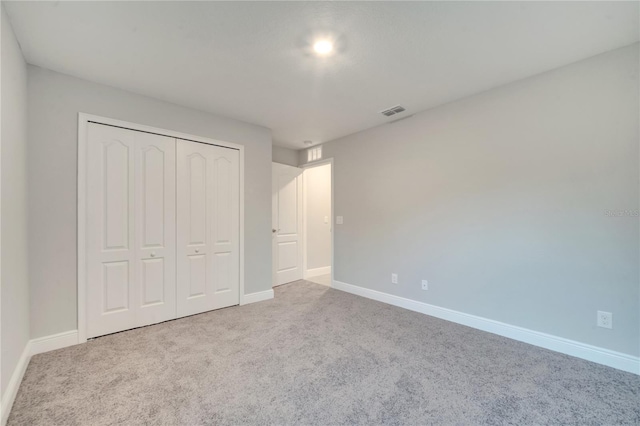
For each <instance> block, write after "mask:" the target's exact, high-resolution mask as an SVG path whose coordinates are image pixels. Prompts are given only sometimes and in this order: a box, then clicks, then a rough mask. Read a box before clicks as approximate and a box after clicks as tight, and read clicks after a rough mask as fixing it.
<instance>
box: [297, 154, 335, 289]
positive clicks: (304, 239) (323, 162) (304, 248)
mask: <svg viewBox="0 0 640 426" xmlns="http://www.w3.org/2000/svg"><path fill="white" fill-rule="evenodd" d="M326 164H330V165H331V218H330V220H331V265H329V268H330V269H331V287H333V282H334V280H335V270H336V268H335V262H334V261H335V259H334V250H333V246H334V243H335V241H334V240H335V235H336V221H335V211H334V208H335V191H334V189H335V183H334V180H335V179H334V177H335V170H334V169H335V167H334V165H333V157H331V158H326V159H324V160H320V161H314V162H313V163H306V164H303V165H302V166H300V168H301V169H303V170H305V171H306V170H307V169H312V168H314V167H319V166H324V165H326ZM304 175H305V173H304V172H302V180H303V182H304V179H305V177H304ZM302 187H303V188H305V184H304V183H303V186H302ZM302 200H303V201H302V228H303V230H304V231H303V233H302V268H303V271H304V272H306V271H307V233H306V229H307V192H306V191H303V193H302ZM304 278H305V279H306V278H307V277H304Z"/></svg>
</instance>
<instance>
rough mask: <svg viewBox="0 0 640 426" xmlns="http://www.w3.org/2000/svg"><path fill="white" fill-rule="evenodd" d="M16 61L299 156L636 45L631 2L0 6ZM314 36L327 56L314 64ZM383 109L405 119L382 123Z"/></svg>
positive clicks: (635, 7)
mask: <svg viewBox="0 0 640 426" xmlns="http://www.w3.org/2000/svg"><path fill="white" fill-rule="evenodd" d="M3 3H4V4H5V7H6V9H7V12H8V13H9V15H10V18H11V21H12V23H13V25H14V29H15V31H16V35H17V37H18V40H19V41H20V44H21V46H22V49H23V51H24V55H25V58H26V60H27V62H29V63H31V64H34V65H38V66H41V67H45V68H49V69H52V70H55V71H59V72H62V73H66V74H70V75H74V76H77V77H81V78H85V79H87V80H92V81H96V82H99V83H104V84H108V85H110V86H115V87H119V88H122V89H126V90H129V91H131V92H136V93H140V94H144V95H148V96H152V97H154V98H157V99H162V100H165V101H169V102H173V103H177V104H180V105H184V106H188V107H193V108H197V109H200V110H205V111H209V112H212V113H216V114H220V115H223V116H227V117H232V118H236V119H240V120H244V121H247V122H250V123H255V124H260V125H263V126H266V127H269V128H271V129H272V130H273V138H274V143H275V144H276V145H280V146H286V147H291V148H296V149H300V148H302V147H303V144H302V142H303V141H304V140H307V139H309V140H312V141H314V142H323V141H328V140H332V139H335V138H338V137H341V136H344V135H347V134H350V133H354V132H357V131H360V130H364V129H366V128H369V127H373V126H376V125H378V124H381V123H384V122H387V121H390V120H392V119H394V118H400V117H402V116H405V115H410V114H412V113H415V112H418V111H421V110H424V109H427V108H430V107H433V106H436V105H440V104H443V103H446V102H450V101H452V100H455V99H459V98H461V97H464V96H468V95H471V94H474V93H478V92H481V91H483V90H486V89H489V88H492V87H495V86H499V85H502V84H505V83H508V82H511V81H514V80H518V79H521V78H524V77H528V76H531V75H534V74H537V73H540V72H543V71H547V70H550V69H553V68H556V67H559V66H562V65H566V64H568V63H571V62H575V61H577V60H580V59H583V58H587V57H589V56H593V55H596V54H598V53H601V52H605V51H607V50H611V49H614V48H618V47H621V46H625V45H628V44H631V43H634V42H636V41H638V31H639V30H638V12H639V11H638V3H637V2H622V3H621V2H558V3H551V2H526V3H525V2H509V3H508V2H420V3H418V2H408V3H405V2H402V3H399V2H371V3H370V2H348V3H336V2H277V3H275V2H274V3H271V2H215V3H214V2H188V3H187V2H135V3H132V2H105V3H97V2H5V1H3ZM321 36H327V37H331V38H334V39H335V40H336V41H337V48H338V51H337V52H336V54H334V55H333V56H331V57H328V58H319V57H317V56H315V55H313V54H311V53H310V49H309V44H310V43H312V42H313V41H314V40H315V39H316V38H318V37H321ZM396 104H400V105H403V106H404V107H405V108H407V112H405V113H403V114H402V115H398V116H395V117H390V118H387V117H384V116H382V115H380V114H379V111H381V110H383V109H386V108H388V107H391V106H394V105H396Z"/></svg>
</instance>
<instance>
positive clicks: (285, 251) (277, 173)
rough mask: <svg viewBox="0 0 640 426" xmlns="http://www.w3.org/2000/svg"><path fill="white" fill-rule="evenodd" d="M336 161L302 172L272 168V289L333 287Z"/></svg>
mask: <svg viewBox="0 0 640 426" xmlns="http://www.w3.org/2000/svg"><path fill="white" fill-rule="evenodd" d="M332 167H333V163H332V159H328V160H325V161H318V162H315V163H312V164H308V165H305V166H303V167H302V168H299V167H294V166H289V165H285V164H280V163H273V169H272V170H273V175H272V176H273V178H272V206H273V211H272V230H271V232H272V247H273V276H272V282H273V286H274V287H275V286H278V285H282V284H287V283H290V282H294V281H298V280H302V279H306V280H308V281H312V282H315V283H317V284H322V285H326V286H331V284H332V282H333V281H332V277H333V274H332V270H333V268H332V265H333V219H332V218H333V184H332V176H333V173H332Z"/></svg>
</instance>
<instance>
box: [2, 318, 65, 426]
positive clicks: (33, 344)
mask: <svg viewBox="0 0 640 426" xmlns="http://www.w3.org/2000/svg"><path fill="white" fill-rule="evenodd" d="M77 344H78V330H72V331H65V332H64V333H58V334H53V335H51V336H45V337H39V338H37V339H31V340H29V341H28V342H27V344H26V345H25V347H24V350H23V351H22V355H20V359H19V360H18V365H16V368H15V370H13V374H12V375H11V379H10V380H9V384H8V385H7V389H6V391H5V393H4V395H2V406H1V408H0V411H1V412H2V417H1V421H0V425H2V426H4V425H5V424H7V420H8V419H9V413H10V412H11V407H12V406H13V401H14V400H15V399H16V395H17V394H18V389H19V388H20V383H22V378H23V377H24V373H25V372H26V371H27V366H28V365H29V361H30V360H31V357H32V356H33V355H37V354H41V353H44V352H49V351H53V350H56V349H62V348H66V347H67V346H73V345H77Z"/></svg>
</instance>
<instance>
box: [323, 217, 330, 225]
mask: <svg viewBox="0 0 640 426" xmlns="http://www.w3.org/2000/svg"><path fill="white" fill-rule="evenodd" d="M324 223H325V225H326V224H327V223H329V216H325V217H324Z"/></svg>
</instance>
